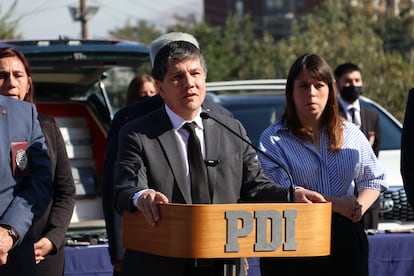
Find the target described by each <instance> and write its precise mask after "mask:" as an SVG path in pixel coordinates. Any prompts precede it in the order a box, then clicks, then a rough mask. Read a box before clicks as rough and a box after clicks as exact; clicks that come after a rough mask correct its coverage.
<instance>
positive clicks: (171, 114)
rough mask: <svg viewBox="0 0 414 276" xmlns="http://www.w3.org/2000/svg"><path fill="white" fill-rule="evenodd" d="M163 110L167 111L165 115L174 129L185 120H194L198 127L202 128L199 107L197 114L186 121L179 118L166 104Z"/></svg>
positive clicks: (178, 127)
mask: <svg viewBox="0 0 414 276" xmlns="http://www.w3.org/2000/svg"><path fill="white" fill-rule="evenodd" d="M165 111H166V112H167V115H168V117H169V118H170V120H171V124H172V126H173V128H174V130H175V131H177V130H179V129H180V128H181V127H182V126H183V125H184V124H185V123H187V122H195V123H196V124H197V128H198V129H201V130H204V125H203V120H202V119H201V117H200V113H201V107H200V110H199V111H198V113H197V116H196V117H195V118H194V119H193V120H190V121H186V120H184V119H183V118H181V117H180V116H179V115H178V114H177V113H175V112H174V111H172V110H171V109H170V108H169V107H168V106H167V105H165Z"/></svg>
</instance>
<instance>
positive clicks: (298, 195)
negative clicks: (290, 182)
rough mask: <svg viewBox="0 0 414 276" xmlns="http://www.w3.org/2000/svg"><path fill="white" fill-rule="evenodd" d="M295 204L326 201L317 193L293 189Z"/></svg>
mask: <svg viewBox="0 0 414 276" xmlns="http://www.w3.org/2000/svg"><path fill="white" fill-rule="evenodd" d="M295 202H298V203H325V202H327V201H326V199H325V198H324V197H323V195H321V194H320V193H318V192H315V191H311V190H308V189H305V188H296V189H295Z"/></svg>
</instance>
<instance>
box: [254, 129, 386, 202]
mask: <svg viewBox="0 0 414 276" xmlns="http://www.w3.org/2000/svg"><path fill="white" fill-rule="evenodd" d="M328 146H329V143H328V136H327V133H326V131H323V132H322V134H321V137H320V151H318V150H317V149H316V148H315V146H314V145H313V144H312V143H311V142H309V141H305V142H304V141H302V140H300V139H299V138H297V137H296V136H294V135H293V134H292V133H291V132H289V130H288V129H287V127H285V126H283V125H282V124H281V122H280V121H279V122H277V123H275V124H273V125H271V126H270V127H268V128H267V129H265V131H264V132H263V133H262V135H261V137H260V148H261V149H262V150H263V151H265V152H266V153H267V154H269V155H270V156H271V157H273V158H274V159H276V160H277V161H279V162H280V163H281V164H283V165H284V166H285V167H286V168H287V169H288V170H289V171H290V172H291V174H292V177H293V182H294V184H295V185H296V186H298V187H304V188H307V189H309V190H313V191H317V192H319V193H322V194H326V195H331V196H335V197H339V196H343V195H353V190H354V189H353V185H354V183H355V184H356V187H357V189H358V191H361V190H363V189H372V190H378V191H384V190H386V189H387V187H388V184H387V183H386V181H385V172H384V170H383V168H382V167H381V166H380V165H379V163H378V159H377V157H376V156H375V154H374V152H373V150H372V147H371V145H370V144H369V142H368V140H367V139H366V137H365V136H364V134H363V133H362V132H361V131H360V130H359V129H358V128H357V127H355V126H354V125H353V124H352V123H350V122H344V145H343V147H342V149H341V150H339V151H338V152H335V153H334V152H332V151H330V150H329V147H328ZM259 159H260V162H261V163H262V167H263V170H264V172H265V174H266V176H268V177H269V178H271V179H272V180H274V181H275V182H276V183H279V184H281V185H283V186H289V178H288V176H287V175H286V173H285V172H284V171H283V170H282V169H279V168H278V165H277V164H275V163H274V162H273V161H271V160H269V159H268V158H266V157H265V156H264V155H263V154H260V153H259ZM353 181H354V182H353Z"/></svg>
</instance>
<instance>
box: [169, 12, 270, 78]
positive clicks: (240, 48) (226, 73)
mask: <svg viewBox="0 0 414 276" xmlns="http://www.w3.org/2000/svg"><path fill="white" fill-rule="evenodd" d="M170 30H176V31H184V32H189V33H191V34H193V35H194V36H195V37H196V38H197V40H198V41H199V43H200V45H201V50H202V52H203V54H204V56H205V57H206V59H207V61H208V67H209V72H208V80H209V81H223V80H237V79H255V78H275V73H276V72H275V66H274V58H275V51H274V40H273V38H272V37H271V36H270V35H268V34H265V35H264V36H263V37H257V36H256V35H255V33H254V25H253V23H252V20H251V18H250V17H249V16H245V17H243V18H240V17H238V16H234V15H231V16H229V17H228V19H227V21H226V24H225V25H224V26H223V27H211V26H209V25H208V24H206V23H203V22H201V23H194V24H192V26H191V27H188V25H187V26H186V27H184V26H181V25H179V24H178V25H175V26H173V27H172V28H170Z"/></svg>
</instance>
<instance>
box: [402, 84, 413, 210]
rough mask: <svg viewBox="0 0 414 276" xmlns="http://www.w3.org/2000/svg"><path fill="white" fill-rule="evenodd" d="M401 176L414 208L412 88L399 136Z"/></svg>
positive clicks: (409, 200)
mask: <svg viewBox="0 0 414 276" xmlns="http://www.w3.org/2000/svg"><path fill="white" fill-rule="evenodd" d="M401 175H402V179H403V182H404V188H405V192H406V194H407V199H408V202H409V203H410V205H411V206H414V88H412V89H411V90H410V91H409V92H408V100H407V107H406V109H405V115H404V123H403V129H402V135H401Z"/></svg>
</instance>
